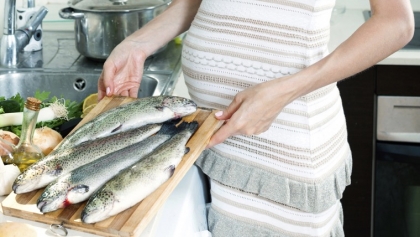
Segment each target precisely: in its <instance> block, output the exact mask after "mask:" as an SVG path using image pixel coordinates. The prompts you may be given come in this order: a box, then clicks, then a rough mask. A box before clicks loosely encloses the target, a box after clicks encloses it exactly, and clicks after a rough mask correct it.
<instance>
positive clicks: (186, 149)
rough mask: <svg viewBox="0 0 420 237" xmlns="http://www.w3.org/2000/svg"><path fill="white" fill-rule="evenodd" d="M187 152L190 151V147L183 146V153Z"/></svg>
mask: <svg viewBox="0 0 420 237" xmlns="http://www.w3.org/2000/svg"><path fill="white" fill-rule="evenodd" d="M188 152H190V148H189V147H185V151H184V155H185V154H188Z"/></svg>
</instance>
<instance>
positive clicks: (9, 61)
mask: <svg viewBox="0 0 420 237" xmlns="http://www.w3.org/2000/svg"><path fill="white" fill-rule="evenodd" d="M47 13H48V10H47V8H45V7H41V8H40V9H39V10H38V11H37V12H36V14H35V15H34V17H32V19H30V20H29V21H28V22H27V24H25V26H24V27H22V28H20V29H17V30H16V29H15V26H16V0H6V2H5V7H4V29H3V37H2V38H1V43H0V65H2V66H6V67H15V66H16V64H17V61H18V53H19V52H20V51H21V50H22V49H23V48H24V47H25V46H26V45H27V44H28V43H29V40H30V39H31V37H32V35H33V34H34V33H35V31H36V28H37V27H38V26H39V24H41V22H42V19H44V17H45V16H46V15H47Z"/></svg>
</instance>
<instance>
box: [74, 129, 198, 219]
mask: <svg viewBox="0 0 420 237" xmlns="http://www.w3.org/2000/svg"><path fill="white" fill-rule="evenodd" d="M179 127H182V129H183V131H182V132H180V133H178V134H176V135H175V136H173V137H172V138H171V139H170V140H169V141H167V142H165V143H163V144H162V145H161V146H159V147H158V148H156V150H155V151H153V153H152V154H150V155H148V156H146V157H145V158H143V159H142V160H140V161H139V162H137V163H135V164H134V165H132V166H131V167H129V168H127V169H125V170H123V171H121V172H120V173H119V174H117V175H116V176H114V177H113V178H112V179H110V180H109V181H108V182H107V183H105V185H103V186H102V187H101V188H100V189H98V191H96V192H95V193H94V194H93V195H92V196H91V197H90V198H89V200H88V202H87V204H86V206H85V207H84V209H83V211H82V221H83V222H85V223H95V222H98V221H101V220H104V219H106V218H108V217H111V216H113V215H116V214H118V213H120V212H122V211H124V210H126V209H128V208H130V207H132V206H134V205H135V204H137V203H138V202H140V201H141V200H143V199H144V198H145V197H147V196H148V195H149V194H150V193H152V192H153V191H155V190H156V189H157V188H158V187H159V186H160V185H162V184H163V183H164V182H166V181H167V180H168V179H169V178H170V177H171V176H172V174H173V171H174V169H175V168H176V167H177V166H178V164H179V162H180V161H181V160H182V158H183V156H184V155H185V154H186V152H188V151H189V149H188V148H186V147H185V145H186V143H187V141H188V140H189V138H190V137H191V136H192V134H193V133H194V132H195V130H196V129H197V128H198V123H197V122H191V123H185V122H184V123H182V124H181V125H179Z"/></svg>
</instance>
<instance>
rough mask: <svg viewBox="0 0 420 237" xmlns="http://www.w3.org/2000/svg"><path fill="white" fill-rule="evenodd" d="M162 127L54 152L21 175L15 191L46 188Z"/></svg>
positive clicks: (154, 125)
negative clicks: (85, 165)
mask: <svg viewBox="0 0 420 237" xmlns="http://www.w3.org/2000/svg"><path fill="white" fill-rule="evenodd" d="M161 126H162V124H161V123H158V124H149V125H145V126H142V127H140V128H136V129H132V130H129V131H127V132H123V133H119V134H114V135H112V136H108V137H104V138H100V139H97V140H94V141H91V142H85V143H82V144H80V145H78V146H74V147H70V148H67V149H64V150H60V151H57V150H55V151H53V152H51V153H50V154H49V155H48V156H45V157H44V158H42V159H41V160H39V161H37V162H35V163H34V164H32V165H31V166H29V167H28V168H27V169H26V170H24V171H23V172H22V173H21V174H20V175H18V177H17V178H16V179H15V181H14V183H13V186H12V189H13V191H14V192H15V193H16V194H20V193H27V192H30V191H33V190H35V189H39V188H43V187H45V186H47V185H48V184H49V183H50V182H52V181H53V180H55V179H56V178H57V177H59V176H61V175H64V174H67V173H69V172H70V171H72V170H74V169H76V168H78V167H80V166H82V165H84V164H87V163H89V162H92V161H94V160H96V159H98V158H100V157H102V156H104V155H106V154H109V153H111V152H114V151H116V150H119V149H122V148H124V147H127V146H129V145H132V144H135V143H137V142H140V141H143V140H144V139H146V138H147V137H149V136H151V135H152V134H154V133H156V132H157V131H159V129H160V128H161Z"/></svg>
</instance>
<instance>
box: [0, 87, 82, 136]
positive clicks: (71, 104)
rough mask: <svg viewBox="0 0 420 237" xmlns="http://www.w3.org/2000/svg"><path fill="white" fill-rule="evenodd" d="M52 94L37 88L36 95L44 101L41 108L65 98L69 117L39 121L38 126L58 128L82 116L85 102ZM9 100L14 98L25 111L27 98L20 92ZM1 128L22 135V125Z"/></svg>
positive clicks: (20, 109) (0, 112) (1, 110)
mask: <svg viewBox="0 0 420 237" xmlns="http://www.w3.org/2000/svg"><path fill="white" fill-rule="evenodd" d="M50 94H51V92H48V91H42V92H41V91H39V90H37V91H36V92H35V95H34V97H35V98H37V99H38V100H40V101H42V103H41V108H44V107H47V106H49V104H51V103H54V102H55V101H57V100H63V101H64V105H65V107H66V109H67V112H68V114H67V118H66V119H64V118H60V119H54V120H51V121H47V122H39V123H37V125H36V127H37V128H40V127H50V128H52V129H57V128H58V126H60V125H61V124H63V123H64V122H66V121H67V120H70V119H73V118H80V116H81V115H82V113H83V112H82V105H83V102H76V101H70V100H65V99H64V98H57V97H56V96H53V97H51V98H50ZM4 100H6V98H5V97H0V101H4ZM7 100H14V101H16V102H18V103H19V105H20V108H19V111H20V112H23V109H24V107H25V101H26V99H24V98H22V97H21V95H20V94H19V93H17V94H16V95H14V96H12V97H10V98H8V99H7ZM2 113H4V111H3V109H2V108H0V114H2ZM0 129H2V130H6V131H10V132H13V133H15V134H16V135H17V136H19V137H20V134H21V130H22V126H20V125H18V126H7V127H2V128H0Z"/></svg>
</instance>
